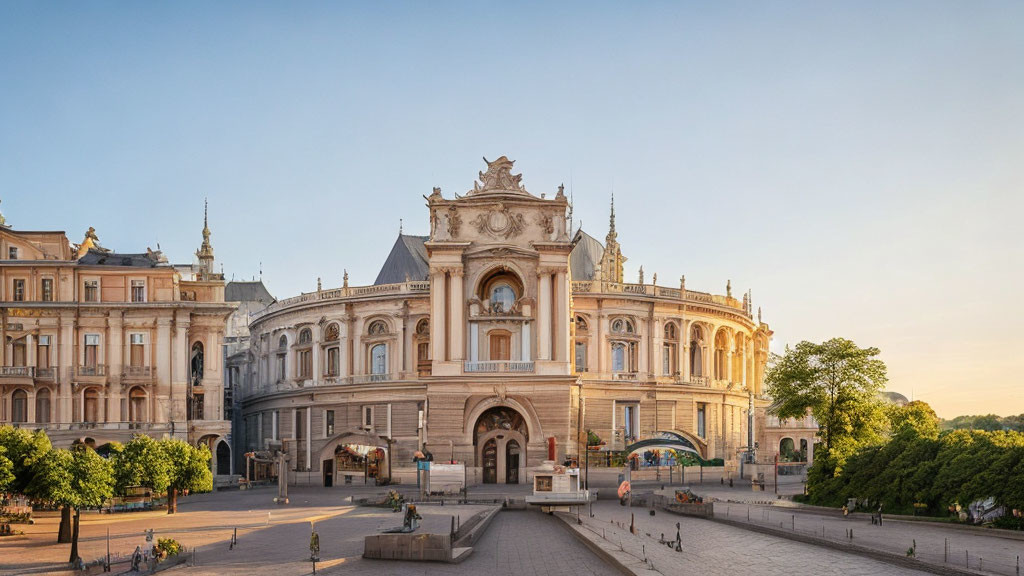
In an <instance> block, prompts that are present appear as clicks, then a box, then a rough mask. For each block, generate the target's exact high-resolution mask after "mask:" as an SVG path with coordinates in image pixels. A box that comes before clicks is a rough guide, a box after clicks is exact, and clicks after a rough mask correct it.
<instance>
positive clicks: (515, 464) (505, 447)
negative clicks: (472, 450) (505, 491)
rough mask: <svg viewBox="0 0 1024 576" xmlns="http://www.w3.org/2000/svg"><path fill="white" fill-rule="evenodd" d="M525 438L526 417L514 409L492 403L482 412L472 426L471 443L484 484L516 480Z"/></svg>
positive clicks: (525, 441) (527, 438)
mask: <svg viewBox="0 0 1024 576" xmlns="http://www.w3.org/2000/svg"><path fill="white" fill-rule="evenodd" d="M528 441H529V430H528V428H527V425H526V419H525V418H523V415H522V414H520V413H519V412H518V411H516V410H515V409H513V408H509V407H508V406H495V407H493V408H490V409H488V410H487V411H485V412H484V413H483V414H481V415H480V417H479V418H477V421H476V426H475V427H474V428H473V445H474V446H475V447H476V463H477V466H478V467H480V468H481V469H482V471H483V481H484V483H485V484H517V483H519V478H521V477H523V474H522V472H521V469H522V467H523V466H524V465H525V464H526V454H525V452H524V451H523V450H524V448H525V447H526V445H527V442H528Z"/></svg>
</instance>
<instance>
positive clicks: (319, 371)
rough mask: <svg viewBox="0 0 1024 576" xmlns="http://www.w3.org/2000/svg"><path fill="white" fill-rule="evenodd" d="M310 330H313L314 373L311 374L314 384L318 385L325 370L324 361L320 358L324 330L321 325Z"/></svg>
mask: <svg viewBox="0 0 1024 576" xmlns="http://www.w3.org/2000/svg"><path fill="white" fill-rule="evenodd" d="M310 330H312V331H313V351H312V354H313V358H312V362H313V373H312V374H310V377H311V378H312V379H313V385H314V386H316V385H318V384H320V380H322V379H323V372H324V370H323V366H322V365H321V364H322V361H321V360H320V337H321V335H322V333H323V330H322V329H321V328H320V327H319V326H314V327H312V328H310Z"/></svg>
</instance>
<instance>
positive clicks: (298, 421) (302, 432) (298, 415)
mask: <svg viewBox="0 0 1024 576" xmlns="http://www.w3.org/2000/svg"><path fill="white" fill-rule="evenodd" d="M294 413H295V439H296V440H302V439H303V438H305V437H306V424H305V423H304V422H303V421H302V418H303V417H304V416H305V415H306V413H305V410H301V409H300V410H295V411H294Z"/></svg>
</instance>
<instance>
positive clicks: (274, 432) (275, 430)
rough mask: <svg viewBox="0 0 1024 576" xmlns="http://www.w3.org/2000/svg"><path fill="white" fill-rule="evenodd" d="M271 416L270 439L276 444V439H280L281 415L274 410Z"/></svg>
mask: <svg viewBox="0 0 1024 576" xmlns="http://www.w3.org/2000/svg"><path fill="white" fill-rule="evenodd" d="M273 416H274V421H273V422H272V423H271V426H272V427H271V430H270V434H271V437H270V438H271V440H273V441H274V442H277V439H278V438H280V437H281V413H280V412H279V411H277V410H274V413H273Z"/></svg>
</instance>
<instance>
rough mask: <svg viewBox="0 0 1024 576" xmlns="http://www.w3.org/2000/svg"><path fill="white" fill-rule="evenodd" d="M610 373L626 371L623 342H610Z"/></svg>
mask: <svg viewBox="0 0 1024 576" xmlns="http://www.w3.org/2000/svg"><path fill="white" fill-rule="evenodd" d="M612 371H613V372H625V371H626V344H625V343H624V342H612Z"/></svg>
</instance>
